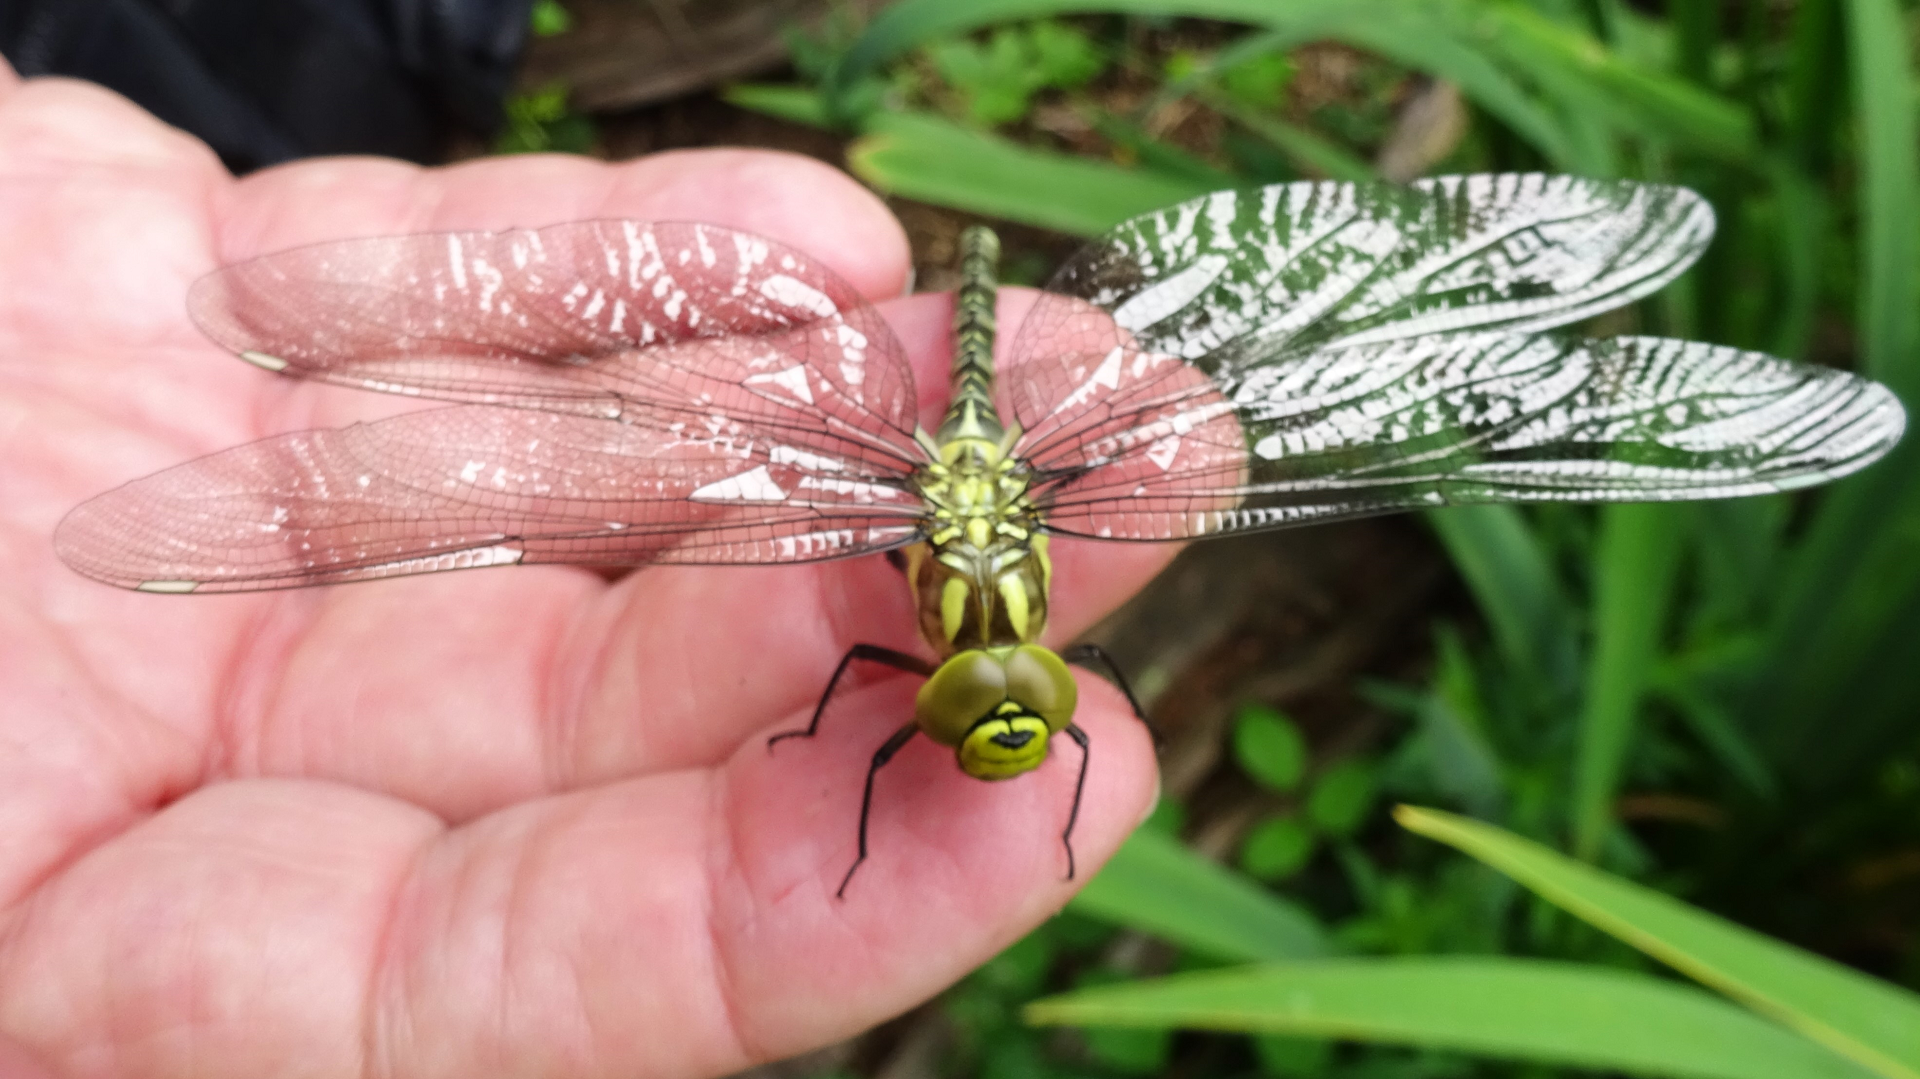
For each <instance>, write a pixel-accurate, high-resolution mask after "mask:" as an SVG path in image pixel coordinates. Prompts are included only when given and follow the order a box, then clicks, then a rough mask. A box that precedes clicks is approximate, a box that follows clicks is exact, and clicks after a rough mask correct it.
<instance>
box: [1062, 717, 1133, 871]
mask: <svg viewBox="0 0 1920 1079" xmlns="http://www.w3.org/2000/svg"><path fill="white" fill-rule="evenodd" d="M1128 696H1129V697H1131V696H1132V695H1131V694H1129V695H1128ZM1065 733H1066V736H1067V737H1068V738H1071V739H1073V740H1074V741H1076V742H1078V743H1080V778H1079V779H1077V780H1074V783H1073V808H1072V809H1069V810H1067V827H1066V830H1065V831H1063V832H1061V833H1060V842H1061V843H1063V844H1065V845H1066V848H1067V879H1068V880H1072V879H1073V824H1074V822H1075V821H1077V820H1079V819H1080V795H1081V794H1083V793H1085V792H1086V789H1087V763H1088V762H1089V761H1091V760H1093V746H1092V745H1091V744H1090V743H1089V742H1088V741H1087V732H1086V731H1083V730H1081V729H1080V726H1079V724H1076V723H1069V724H1067V727H1066V731H1065Z"/></svg>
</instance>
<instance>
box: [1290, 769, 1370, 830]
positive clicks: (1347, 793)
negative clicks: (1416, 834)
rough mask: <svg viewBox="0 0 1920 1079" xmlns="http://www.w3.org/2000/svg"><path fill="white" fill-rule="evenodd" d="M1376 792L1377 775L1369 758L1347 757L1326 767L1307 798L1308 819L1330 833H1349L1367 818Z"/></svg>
mask: <svg viewBox="0 0 1920 1079" xmlns="http://www.w3.org/2000/svg"><path fill="white" fill-rule="evenodd" d="M1378 793H1379V776H1378V773H1377V770H1376V769H1375V767H1374V765H1373V763H1372V762H1371V761H1367V760H1362V759H1360V758H1348V759H1347V760H1343V761H1340V762H1338V763H1336V764H1335V765H1334V766H1333V767H1331V768H1329V769H1327V771H1326V773H1325V774H1323V775H1322V776H1321V777H1320V778H1319V779H1318V780H1316V781H1315V782H1314V784H1313V794H1312V795H1311V796H1309V797H1308V798H1307V818H1308V819H1309V820H1311V821H1313V823H1314V825H1315V826H1316V827H1318V828H1319V829H1320V830H1321V831H1323V832H1325V833H1327V834H1328V835H1332V836H1341V837H1345V836H1350V835H1352V834H1353V833H1354V832H1355V831H1356V830H1358V829H1359V827H1360V825H1361V824H1362V823H1363V822H1364V821H1365V820H1366V818H1367V812H1368V811H1369V810H1371V809H1372V808H1373V800H1374V796H1375V795H1376V794H1378Z"/></svg>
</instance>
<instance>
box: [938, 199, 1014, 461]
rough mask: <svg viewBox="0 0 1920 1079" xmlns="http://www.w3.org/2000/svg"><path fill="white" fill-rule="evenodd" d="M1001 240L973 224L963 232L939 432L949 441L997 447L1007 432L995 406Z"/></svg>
mask: <svg viewBox="0 0 1920 1079" xmlns="http://www.w3.org/2000/svg"><path fill="white" fill-rule="evenodd" d="M999 262H1000V238H999V237H998V236H996V235H994V232H993V230H992V229H990V228H985V227H983V226H980V225H975V226H973V227H971V228H969V229H967V230H966V231H964V232H962V233H961V234H960V289H959V291H958V292H957V293H955V295H954V299H953V380H952V388H953V389H952V395H951V396H950V397H949V399H948V401H947V414H946V416H945V418H944V419H942V420H941V422H940V432H939V434H938V436H937V438H938V440H939V442H940V443H941V444H942V445H943V446H944V445H946V444H949V443H953V442H959V441H968V440H976V439H977V440H980V441H983V442H991V443H993V444H995V445H998V444H999V443H1000V442H1001V440H1002V439H1003V438H1004V437H1005V435H1006V430H1005V428H1004V427H1003V426H1002V425H1001V422H1000V414H999V412H998V410H996V409H995V408H994V404H993V341H994V331H995V322H994V314H993V309H994V303H995V301H996V300H997V298H998V296H999V291H1000V289H999V284H998V283H997V281H996V280H995V276H996V271H997V267H998V266H999Z"/></svg>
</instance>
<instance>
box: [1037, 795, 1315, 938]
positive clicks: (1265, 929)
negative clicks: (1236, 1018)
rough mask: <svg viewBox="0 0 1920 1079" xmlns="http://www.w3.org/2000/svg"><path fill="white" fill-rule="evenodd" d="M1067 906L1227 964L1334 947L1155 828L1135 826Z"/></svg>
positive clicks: (1309, 919) (1275, 900) (1311, 924)
mask: <svg viewBox="0 0 1920 1079" xmlns="http://www.w3.org/2000/svg"><path fill="white" fill-rule="evenodd" d="M1069 906H1070V907H1071V908H1072V909H1073V910H1074V911H1075V912H1077V913H1080V914H1085V915H1087V916H1089V917H1093V918H1099V919H1100V920H1102V921H1108V922H1114V923H1116V924H1119V925H1124V926H1126V927H1128V928H1130V929H1138V930H1140V931H1142V932H1145V933H1151V934H1152V935H1154V936H1156V937H1159V938H1161V939H1163V940H1167V941H1170V942H1172V943H1174V944H1178V945H1180V946H1182V947H1184V948H1188V949H1190V950H1192V951H1195V952H1198V953H1200V954H1202V955H1206V956H1210V957H1212V958H1214V959H1224V960H1227V961H1230V962H1244V961H1246V960H1258V959H1302V958H1312V957H1316V956H1323V955H1327V954H1328V953H1330V952H1331V951H1332V950H1333V949H1332V946H1331V945H1330V944H1329V943H1328V941H1327V938H1326V935H1325V934H1324V933H1323V932H1322V931H1321V929H1320V925H1319V923H1318V922H1315V921H1314V920H1313V916H1312V915H1310V914H1308V913H1306V912H1305V911H1303V910H1302V909H1300V908H1299V907H1296V906H1294V905H1293V904H1291V903H1289V902H1287V901H1286V900H1284V899H1281V898H1280V897H1278V896H1276V895H1274V894H1273V893H1272V892H1269V891H1267V890H1266V889H1265V888H1262V887H1260V886H1259V885H1258V884H1255V883H1254V882H1253V881H1251V880H1249V879H1248V878H1246V877H1243V876H1241V875H1240V874H1238V873H1234V872H1232V871H1231V870H1228V869H1224V868H1222V867H1221V866H1219V865H1216V864H1214V863H1213V862H1210V861H1207V860H1206V859H1205V858H1202V857H1201V856H1199V855H1198V854H1195V853H1193V852H1192V851H1190V850H1188V849H1187V848H1185V847H1183V846H1181V845H1180V844H1179V842H1177V841H1176V840H1173V839H1171V838H1169V837H1167V836H1164V835H1162V834H1160V833H1159V832H1155V831H1152V830H1150V829H1145V828H1143V829H1141V830H1139V831H1137V832H1135V833H1133V835H1132V836H1131V837H1129V838H1128V839H1127V841H1126V842H1125V843H1124V844H1122V845H1121V847H1120V849H1119V850H1118V851H1117V852H1115V853H1114V856H1113V858H1112V859H1111V860H1109V861H1108V862H1107V864H1106V867H1105V868H1103V869H1101V870H1100V873H1099V875H1098V876H1096V877H1094V878H1093V879H1092V880H1090V881H1088V882H1087V886H1086V887H1085V888H1082V889H1081V890H1080V894H1079V895H1077V896H1075V897H1074V899H1073V902H1072V903H1071V904H1069Z"/></svg>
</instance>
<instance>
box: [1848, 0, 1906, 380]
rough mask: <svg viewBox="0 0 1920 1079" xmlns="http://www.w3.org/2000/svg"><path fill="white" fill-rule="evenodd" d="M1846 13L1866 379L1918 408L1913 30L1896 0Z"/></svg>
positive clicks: (1874, 0)
mask: <svg viewBox="0 0 1920 1079" xmlns="http://www.w3.org/2000/svg"><path fill="white" fill-rule="evenodd" d="M1846 14H1847V31H1848V33H1847V40H1848V43H1849V44H1850V45H1851V46H1852V48H1853V79H1854V88H1853V94H1854V109H1855V111H1856V113H1857V114H1858V115H1859V117H1860V144H1861V157H1862V159H1863V161H1862V164H1863V165H1864V168H1863V169H1862V171H1861V175H1860V205H1861V207H1862V210H1863V216H1864V221H1863V222H1862V225H1861V236H1862V237H1863V238H1864V241H1865V251H1864V256H1865V265H1864V266H1862V267H1861V269H1862V271H1863V276H1864V278H1865V284H1866V288H1865V290H1864V292H1863V294H1862V296H1861V307H1860V338H1861V343H1862V345H1863V346H1864V351H1865V354H1866V369H1867V373H1869V374H1871V375H1872V376H1873V377H1875V378H1877V379H1879V380H1880V381H1882V382H1885V383H1886V384H1887V385H1889V386H1892V387H1893V388H1894V390H1895V391H1897V392H1898V393H1899V394H1900V396H1901V397H1902V398H1903V399H1905V400H1906V401H1907V402H1908V403H1909V404H1912V403H1914V402H1920V356H1916V355H1915V354H1914V345H1915V343H1916V341H1920V333H1916V327H1920V310H1917V309H1916V307H1917V306H1920V305H1916V300H1920V291H1916V289H1915V283H1916V278H1917V277H1920V231H1916V230H1920V121H1916V119H1915V115H1914V112H1915V108H1914V94H1913V78H1914V72H1913V66H1912V63H1911V60H1910V59H1909V57H1908V55H1907V27H1906V22H1905V20H1904V19H1903V17H1902V13H1901V9H1900V5H1899V4H1898V3H1896V2H1895V0H1847V2H1846Z"/></svg>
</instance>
